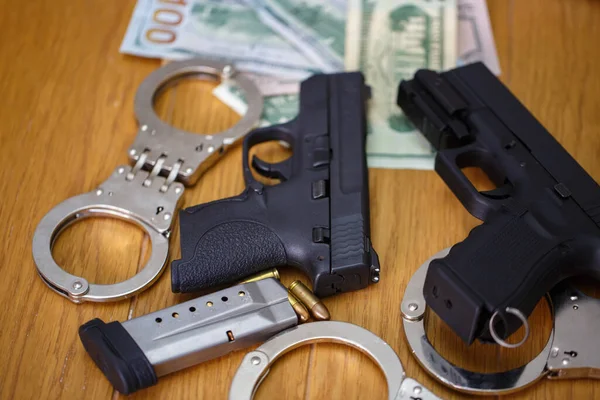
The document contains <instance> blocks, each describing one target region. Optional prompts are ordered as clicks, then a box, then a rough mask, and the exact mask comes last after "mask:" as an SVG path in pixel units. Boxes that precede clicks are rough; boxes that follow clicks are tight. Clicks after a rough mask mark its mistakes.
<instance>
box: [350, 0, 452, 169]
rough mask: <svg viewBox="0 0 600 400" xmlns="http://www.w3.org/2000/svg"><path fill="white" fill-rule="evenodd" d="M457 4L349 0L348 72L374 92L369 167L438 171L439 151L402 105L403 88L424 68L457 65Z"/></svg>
mask: <svg viewBox="0 0 600 400" xmlns="http://www.w3.org/2000/svg"><path fill="white" fill-rule="evenodd" d="M456 42H457V7H456V0H349V2H348V20H347V24H346V51H345V56H346V57H345V59H346V61H345V62H346V68H347V69H348V70H357V69H358V70H361V71H362V72H363V73H364V74H365V78H366V81H367V83H368V84H369V85H370V86H371V89H372V91H371V92H372V98H371V102H370V106H369V121H368V122H369V123H368V136H367V158H368V163H369V167H380V168H415V169H432V168H433V150H432V148H431V146H430V145H429V143H428V142H427V140H426V139H425V138H424V137H423V136H422V135H421V134H420V133H419V132H418V131H416V130H415V128H414V127H413V125H412V124H411V123H410V122H409V121H408V119H407V118H406V117H405V116H404V115H403V114H402V112H401V110H400V108H399V107H398V106H397V105H396V95H397V91H398V84H399V82H400V81H401V80H402V79H411V78H412V77H413V75H414V73H415V71H416V70H417V69H419V68H429V69H434V70H445V69H449V68H452V67H454V66H456V55H457V46H456Z"/></svg>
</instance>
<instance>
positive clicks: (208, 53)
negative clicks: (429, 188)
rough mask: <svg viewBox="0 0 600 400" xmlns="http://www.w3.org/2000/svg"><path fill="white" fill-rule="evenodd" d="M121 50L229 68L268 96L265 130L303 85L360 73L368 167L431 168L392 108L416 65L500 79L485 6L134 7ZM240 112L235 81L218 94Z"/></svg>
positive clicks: (456, 1)
mask: <svg viewBox="0 0 600 400" xmlns="http://www.w3.org/2000/svg"><path fill="white" fill-rule="evenodd" d="M121 52H123V53H127V54H132V55H136V56H141V57H154V58H163V59H183V58H190V57H198V56H200V57H203V58H208V59H214V60H219V61H225V62H228V63H232V65H233V66H234V67H235V69H236V70H237V71H239V72H240V73H244V74H247V75H248V76H249V77H250V78H251V79H253V80H254V81H255V82H256V83H257V85H258V86H259V87H260V89H261V91H262V93H263V95H264V96H265V108H264V112H263V116H262V121H261V124H262V125H271V124H276V123H282V122H285V121H288V120H290V119H292V118H294V117H295V116H296V114H297V112H298V90H299V82H300V81H301V80H303V79H305V78H306V77H308V76H310V75H312V74H314V73H319V72H338V71H344V70H360V71H362V72H363V73H364V75H365V77H366V80H367V84H368V85H369V86H370V87H371V89H372V98H371V100H370V103H369V111H368V112H369V127H368V139H367V156H368V163H369V166H370V167H376V168H416V169H431V168H432V167H433V152H432V149H431V147H430V146H429V144H428V143H427V142H426V141H425V139H423V138H422V136H421V135H419V134H417V132H416V131H415V129H414V128H413V127H412V126H411V124H410V123H409V122H408V120H407V119H406V118H405V117H404V116H403V115H402V112H401V111H400V109H399V108H398V107H397V106H396V104H395V97H396V91H397V87H398V83H399V82H400V80H402V79H404V78H411V77H412V75H413V74H414V72H415V71H416V70H417V69H420V68H429V69H435V70H446V69H450V68H453V67H455V66H457V65H461V64H464V63H470V62H475V61H483V62H484V63H485V64H486V65H487V66H488V68H489V69H490V70H492V71H493V72H495V73H496V74H499V73H500V66H499V63H498V58H497V54H496V49H495V44H494V38H493V35H492V30H491V26H490V19H489V15H488V10H487V5H486V3H485V0H138V2H137V5H136V7H135V9H134V11H133V15H132V18H131V22H130V25H129V27H128V29H127V33H126V34H125V38H124V40H123V44H122V45H121ZM214 94H215V96H217V97H218V98H219V99H220V100H221V101H223V102H224V103H225V104H227V105H229V106H230V107H232V108H233V109H234V110H235V111H236V112H238V113H240V114H243V113H244V112H245V109H246V103H245V100H244V97H243V93H242V92H241V91H240V90H238V89H237V88H236V87H235V86H234V85H232V84H231V82H222V83H221V84H220V85H219V86H217V87H216V89H215V91H214Z"/></svg>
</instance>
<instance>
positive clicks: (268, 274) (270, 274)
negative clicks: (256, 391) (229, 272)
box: [238, 268, 279, 284]
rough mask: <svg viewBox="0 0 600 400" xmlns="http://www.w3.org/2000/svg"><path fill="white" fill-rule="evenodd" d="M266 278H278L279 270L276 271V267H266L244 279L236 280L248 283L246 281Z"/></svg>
mask: <svg viewBox="0 0 600 400" xmlns="http://www.w3.org/2000/svg"><path fill="white" fill-rule="evenodd" d="M267 278H275V279H277V280H279V271H277V268H271V269H267V270H264V271H262V272H259V273H258V274H254V275H250V276H249V277H247V278H246V279H244V280H242V281H240V282H238V284H240V283H248V282H256V281H260V280H263V279H267Z"/></svg>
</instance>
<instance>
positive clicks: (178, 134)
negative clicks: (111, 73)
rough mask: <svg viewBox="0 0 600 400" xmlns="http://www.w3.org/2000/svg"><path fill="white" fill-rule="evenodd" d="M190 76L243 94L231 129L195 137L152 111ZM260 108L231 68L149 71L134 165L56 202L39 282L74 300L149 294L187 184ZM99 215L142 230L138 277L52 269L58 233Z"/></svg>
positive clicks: (39, 238)
mask: <svg viewBox="0 0 600 400" xmlns="http://www.w3.org/2000/svg"><path fill="white" fill-rule="evenodd" d="M190 75H194V76H199V77H201V78H203V79H207V80H217V81H218V80H221V79H222V80H225V79H231V80H233V81H235V83H236V84H237V85H238V86H239V87H240V88H241V89H242V90H243V91H244V92H245V96H246V100H247V102H248V111H247V112H246V114H245V115H244V116H243V117H242V118H241V120H240V121H239V122H238V123H237V124H236V125H234V126H233V127H231V128H229V129H227V130H225V131H223V132H220V133H217V134H213V135H197V134H194V133H190V132H186V131H183V130H181V129H178V128H175V127H173V126H170V125H168V124H166V123H165V122H163V121H162V120H160V119H159V117H158V116H157V115H156V114H155V112H154V108H153V104H154V98H155V95H156V94H157V93H158V92H159V91H160V90H161V89H163V88H164V87H165V85H166V84H167V83H169V82H170V81H173V80H175V79H177V78H182V77H184V76H190ZM262 109H263V98H262V95H261V94H260V92H259V90H258V88H257V87H256V86H255V85H254V83H253V82H252V81H250V80H249V79H248V78H246V77H244V76H243V75H239V74H236V72H235V71H234V69H233V68H232V66H230V65H228V64H224V63H219V62H214V61H210V60H203V59H193V60H186V61H177V62H172V63H170V64H167V65H166V66H164V67H162V68H159V69H158V70H156V71H154V72H152V73H151V74H150V75H149V76H148V77H147V78H146V79H145V80H144V81H143V82H142V84H141V85H140V87H139V88H138V91H137V94H136V96H135V103H134V111H135V114H136V117H137V120H138V122H139V131H138V134H137V136H136V138H135V141H134V143H133V145H132V146H131V148H130V149H129V159H130V161H131V163H132V164H133V167H130V166H127V165H123V166H119V167H117V169H116V170H115V172H114V173H113V174H112V175H111V176H110V177H109V178H108V179H107V180H106V181H105V182H104V183H102V184H101V185H100V186H99V187H98V188H96V189H94V190H93V191H91V192H89V193H85V194H81V195H78V196H75V197H71V198H70V199H67V200H65V201H63V202H62V203H60V204H58V205H57V206H55V207H54V208H53V209H52V210H50V211H49V212H48V214H46V215H45V216H44V218H42V220H41V221H40V223H39V225H38V226H37V229H36V231H35V234H34V236H33V258H34V261H35V264H36V266H37V270H38V273H39V275H40V277H41V278H42V279H43V281H44V282H45V283H46V284H47V285H48V286H49V287H50V288H51V289H52V290H54V291H55V292H57V293H59V294H61V295H63V296H65V297H67V298H68V299H70V300H71V301H73V302H75V303H81V302H84V301H99V302H100V301H114V300H120V299H124V298H127V297H130V296H133V295H134V294H136V293H138V292H140V291H142V290H144V289H146V288H147V287H148V286H149V285H151V284H152V283H153V282H154V281H156V279H158V277H159V276H160V274H161V273H162V271H163V269H164V266H165V265H166V262H167V257H168V252H169V234H170V230H171V227H172V225H173V220H174V215H175V211H176V210H177V208H178V206H179V204H180V201H181V198H182V194H183V191H184V185H188V186H189V185H193V184H194V183H196V181H197V180H198V178H199V177H200V175H201V174H202V173H203V172H204V171H205V170H206V169H207V168H208V167H210V166H211V164H213V163H214V162H215V161H216V160H217V158H218V156H219V155H221V154H222V153H223V152H224V150H225V149H226V148H227V147H228V146H229V145H231V144H233V143H235V142H236V141H237V140H238V139H240V138H241V137H242V136H244V135H245V134H246V133H247V132H249V131H250V130H251V129H252V128H253V127H254V126H255V125H256V124H257V122H258V121H259V118H260V115H261V113H262ZM145 171H150V172H145ZM97 216H105V217H112V218H119V219H123V220H126V221H129V222H133V223H134V224H136V225H137V226H139V227H140V228H141V229H143V230H144V231H146V233H147V234H148V236H149V237H150V240H151V243H152V254H151V256H150V259H149V260H148V262H147V264H146V265H145V266H144V268H143V269H142V270H141V271H140V272H139V273H138V274H137V275H135V276H133V277H132V278H130V279H127V280H125V281H123V282H120V283H116V284H112V285H99V284H92V283H89V282H88V281H87V280H85V279H84V278H82V277H79V276H74V275H71V274H69V273H67V272H66V271H64V270H63V269H62V268H60V267H59V266H58V264H56V262H55V261H54V259H53V257H52V246H53V245H54V242H55V240H56V238H57V237H58V236H59V234H60V233H61V231H63V230H64V229H65V228H66V227H67V226H69V225H71V224H72V223H74V222H77V221H80V220H82V219H84V218H88V217H97Z"/></svg>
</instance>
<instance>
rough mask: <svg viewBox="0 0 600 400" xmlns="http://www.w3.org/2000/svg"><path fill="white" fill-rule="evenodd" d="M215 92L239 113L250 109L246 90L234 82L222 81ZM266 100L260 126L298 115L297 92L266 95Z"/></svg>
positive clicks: (216, 95) (241, 113)
mask: <svg viewBox="0 0 600 400" xmlns="http://www.w3.org/2000/svg"><path fill="white" fill-rule="evenodd" d="M213 94H214V95H215V97H216V98H218V99H219V100H221V101H222V102H223V103H225V104H226V105H228V106H229V107H230V108H231V109H232V110H233V111H235V112H236V113H238V114H239V115H244V114H246V111H248V103H247V102H246V98H245V97H244V92H243V91H242V90H241V89H240V88H239V87H237V86H236V85H235V84H234V83H233V82H222V83H221V84H220V85H219V86H217V87H216V88H215V89H214V90H213ZM264 100H265V101H264V106H263V112H262V116H261V119H260V121H259V123H258V126H259V127H263V126H270V125H277V124H283V123H285V122H288V121H290V120H292V119H293V118H294V117H296V115H298V111H299V109H300V99H299V98H298V95H297V94H284V95H277V96H266V97H265V98H264Z"/></svg>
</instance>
